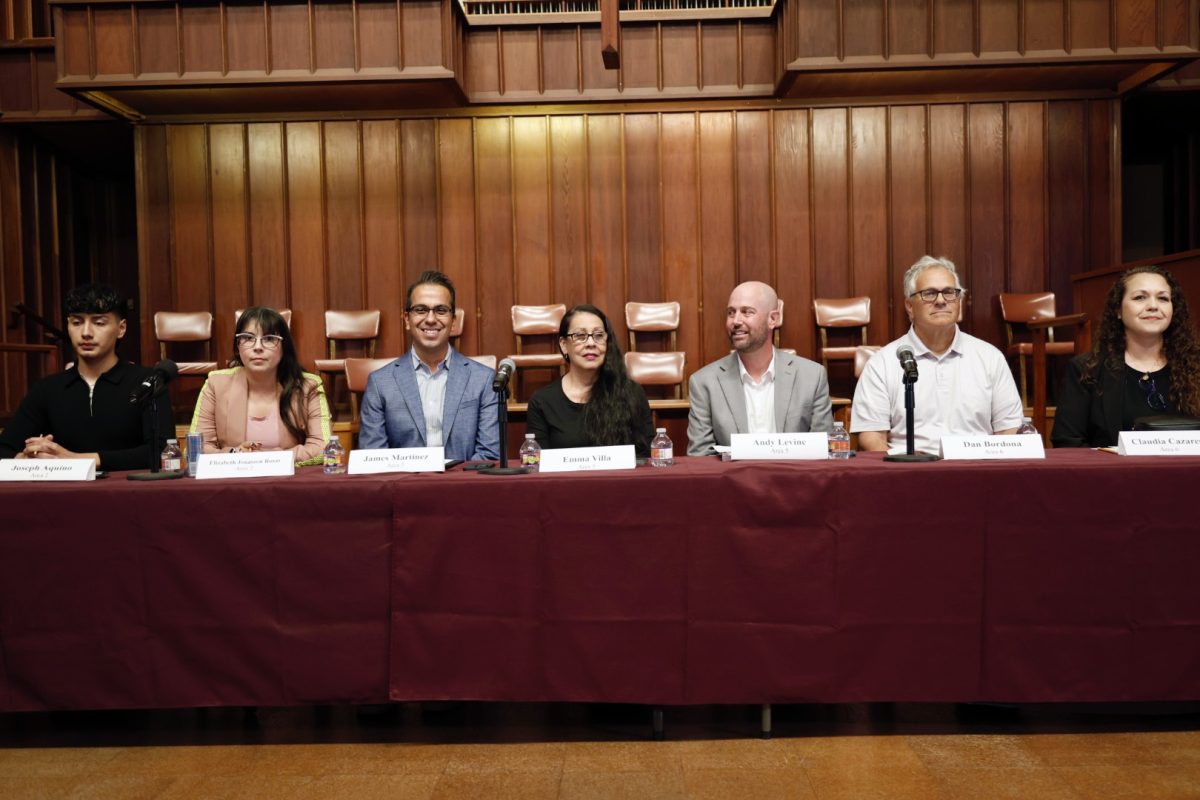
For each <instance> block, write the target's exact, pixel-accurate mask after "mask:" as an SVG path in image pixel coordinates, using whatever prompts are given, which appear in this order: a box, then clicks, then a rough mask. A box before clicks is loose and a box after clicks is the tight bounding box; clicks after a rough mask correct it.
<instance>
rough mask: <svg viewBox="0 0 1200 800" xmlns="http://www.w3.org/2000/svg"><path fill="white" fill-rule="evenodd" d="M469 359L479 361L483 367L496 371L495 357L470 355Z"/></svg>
mask: <svg viewBox="0 0 1200 800" xmlns="http://www.w3.org/2000/svg"><path fill="white" fill-rule="evenodd" d="M467 357H468V359H470V360H472V361H479V362H480V363H481V365H484V366H485V367H487V368H488V369H491V371H493V372H494V371H496V356H494V355H468V356H467Z"/></svg>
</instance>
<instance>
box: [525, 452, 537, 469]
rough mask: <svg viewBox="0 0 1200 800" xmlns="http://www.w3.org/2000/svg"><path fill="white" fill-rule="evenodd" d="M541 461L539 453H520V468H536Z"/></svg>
mask: <svg viewBox="0 0 1200 800" xmlns="http://www.w3.org/2000/svg"><path fill="white" fill-rule="evenodd" d="M541 460H542V454H541V453H521V466H522V467H536V466H537V465H538V463H539V462H541Z"/></svg>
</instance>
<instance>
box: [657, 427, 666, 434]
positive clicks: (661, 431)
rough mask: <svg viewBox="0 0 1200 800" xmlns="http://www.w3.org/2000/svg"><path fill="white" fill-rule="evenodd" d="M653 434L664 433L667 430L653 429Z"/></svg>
mask: <svg viewBox="0 0 1200 800" xmlns="http://www.w3.org/2000/svg"><path fill="white" fill-rule="evenodd" d="M654 432H655V433H666V432H667V429H666V428H655V429H654Z"/></svg>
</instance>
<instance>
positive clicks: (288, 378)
mask: <svg viewBox="0 0 1200 800" xmlns="http://www.w3.org/2000/svg"><path fill="white" fill-rule="evenodd" d="M251 322H257V323H258V332H259V335H261V336H270V335H275V336H278V337H279V338H280V339H282V340H283V341H282V342H281V343H280V346H281V348H282V350H283V357H282V358H280V359H279V366H278V367H277V368H276V372H275V380H277V381H278V382H279V386H280V389H281V391H280V393H279V418H280V419H281V420H283V426H284V427H285V428H287V429H288V433H290V434H292V436H294V437H295V438H296V441H298V442H300V443H304V442H305V441H307V440H308V424H307V418H306V416H305V414H306V409H307V408H308V395H309V394H310V393H311V392H314V391H316V386H315V385H306V384H308V381H306V380H305V378H304V369H303V368H302V367H301V366H300V359H299V358H297V357H296V344H295V342H294V341H293V340H292V331H291V329H290V328H288V324H287V320H285V319H284V318H283V315H281V314H280V313H279V312H278V311H276V310H275V309H273V308H267V307H266V306H251V307H250V308H247V309H246V310H245V311H243V312H242V315H241V316H240V317H238V321H237V330H235V331H234V332H233V336H234V340H233V360H232V361H231V362H230V363H231V364H233V365H234V366H238V367H240V366H242V351H241V350H239V349H238V346H237V335H238V334H239V333H242V332H244V331H245V330H246V328H248V327H249V326H250V323H251Z"/></svg>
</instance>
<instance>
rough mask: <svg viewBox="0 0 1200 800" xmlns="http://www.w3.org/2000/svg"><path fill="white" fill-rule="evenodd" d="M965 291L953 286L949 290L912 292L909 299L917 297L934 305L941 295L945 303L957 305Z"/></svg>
mask: <svg viewBox="0 0 1200 800" xmlns="http://www.w3.org/2000/svg"><path fill="white" fill-rule="evenodd" d="M966 291H967V290H966V289H959V288H957V287H953V286H952V287H950V288H949V289H922V290H921V291H919V292H913V293H912V294H910V295H909V297H919V298H921V300H923V301H924V302H926V303H935V302H937V299H938V295H941V296H942V299H943V300H945V301H946V302H947V303H957V302H958V299H959V298H960V297H962V296H963V295H964V294H966Z"/></svg>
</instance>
